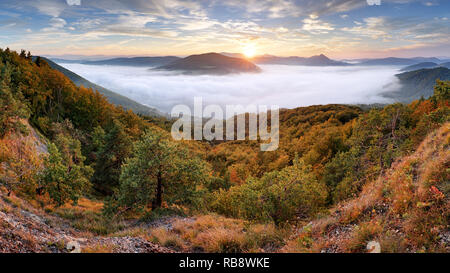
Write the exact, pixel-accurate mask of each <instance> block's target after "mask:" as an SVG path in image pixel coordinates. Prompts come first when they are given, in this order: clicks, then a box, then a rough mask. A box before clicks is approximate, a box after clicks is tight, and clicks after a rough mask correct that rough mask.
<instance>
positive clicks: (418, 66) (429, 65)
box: [400, 62, 439, 72]
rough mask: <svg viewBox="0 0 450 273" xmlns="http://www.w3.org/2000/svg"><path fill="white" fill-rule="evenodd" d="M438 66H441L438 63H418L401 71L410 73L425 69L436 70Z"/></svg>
mask: <svg viewBox="0 0 450 273" xmlns="http://www.w3.org/2000/svg"><path fill="white" fill-rule="evenodd" d="M438 66H439V65H438V64H437V63H433V62H424V63H418V64H413V65H410V66H407V67H404V68H402V69H400V71H404V72H409V71H414V70H419V69H425V68H436V67H438Z"/></svg>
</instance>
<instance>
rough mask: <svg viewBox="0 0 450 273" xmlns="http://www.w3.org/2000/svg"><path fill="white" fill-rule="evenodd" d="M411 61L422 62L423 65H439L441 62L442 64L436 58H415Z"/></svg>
mask: <svg viewBox="0 0 450 273" xmlns="http://www.w3.org/2000/svg"><path fill="white" fill-rule="evenodd" d="M411 59H413V60H416V61H419V62H422V63H425V62H431V63H439V62H441V60H440V59H438V58H436V57H414V58H411Z"/></svg>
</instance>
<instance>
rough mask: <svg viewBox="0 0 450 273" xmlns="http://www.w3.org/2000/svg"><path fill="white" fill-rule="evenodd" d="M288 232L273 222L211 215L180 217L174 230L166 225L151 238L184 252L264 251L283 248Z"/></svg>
mask: <svg viewBox="0 0 450 273" xmlns="http://www.w3.org/2000/svg"><path fill="white" fill-rule="evenodd" d="M287 233H288V232H287V231H286V230H285V229H277V228H276V227H275V226H274V225H272V224H251V223H248V222H245V221H243V220H237V219H230V218H226V217H223V216H219V215H214V214H208V215H201V216H197V217H195V218H194V219H177V220H175V221H174V223H173V224H172V229H170V230H169V229H166V228H164V227H160V228H156V229H153V230H152V231H151V240H152V241H154V242H157V243H160V244H162V245H163V246H167V247H171V248H175V249H177V250H180V249H181V250H184V251H194V252H219V253H240V252H261V251H273V250H275V249H277V248H279V247H281V246H282V245H283V244H284V238H285V236H286V235H287Z"/></svg>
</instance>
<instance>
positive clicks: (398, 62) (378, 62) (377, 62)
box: [354, 57, 447, 65]
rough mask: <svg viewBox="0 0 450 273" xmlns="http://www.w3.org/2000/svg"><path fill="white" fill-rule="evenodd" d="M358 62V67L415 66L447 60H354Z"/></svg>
mask: <svg viewBox="0 0 450 273" xmlns="http://www.w3.org/2000/svg"><path fill="white" fill-rule="evenodd" d="M354 61H358V65H415V64H419V63H424V62H434V63H441V62H445V61H447V60H440V59H438V58H435V57H430V58H426V57H415V58H395V57H389V58H381V59H360V60H354Z"/></svg>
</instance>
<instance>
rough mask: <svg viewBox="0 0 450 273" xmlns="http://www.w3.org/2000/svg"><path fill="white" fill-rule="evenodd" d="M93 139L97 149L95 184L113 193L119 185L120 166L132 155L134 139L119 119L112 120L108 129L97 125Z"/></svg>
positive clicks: (98, 187) (102, 190)
mask: <svg viewBox="0 0 450 273" xmlns="http://www.w3.org/2000/svg"><path fill="white" fill-rule="evenodd" d="M92 139H93V140H92V142H93V146H95V147H94V149H95V150H96V151H95V152H94V154H95V158H96V164H95V172H94V176H93V183H94V186H95V188H96V189H97V190H98V191H100V192H103V193H105V194H109V195H111V194H112V193H113V192H114V190H115V189H117V187H118V186H119V178H120V168H121V166H122V164H123V163H124V162H125V159H126V158H128V157H129V156H130V155H131V150H132V139H131V137H130V136H129V135H128V134H127V133H126V132H125V127H124V125H123V124H122V123H121V122H120V121H118V120H112V121H111V123H110V124H109V125H108V126H107V128H106V131H105V130H103V129H102V128H101V127H96V128H95V129H94V133H93V137H92Z"/></svg>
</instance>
